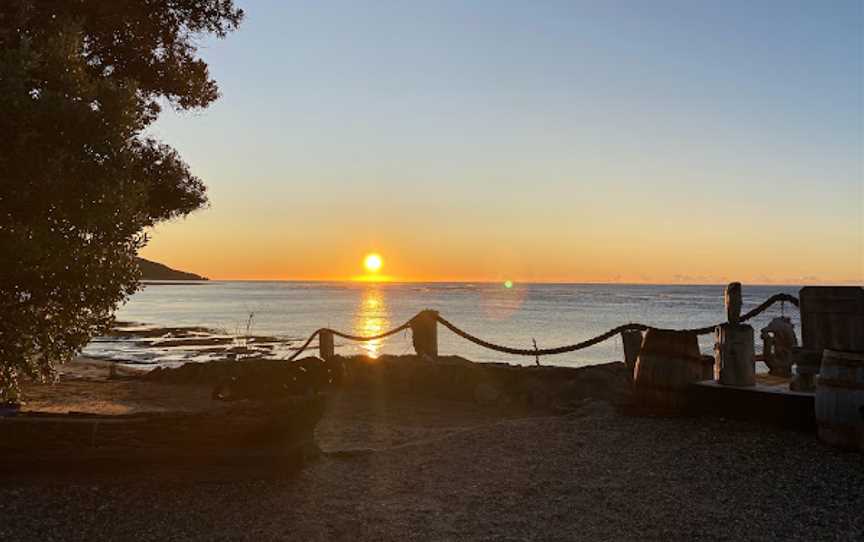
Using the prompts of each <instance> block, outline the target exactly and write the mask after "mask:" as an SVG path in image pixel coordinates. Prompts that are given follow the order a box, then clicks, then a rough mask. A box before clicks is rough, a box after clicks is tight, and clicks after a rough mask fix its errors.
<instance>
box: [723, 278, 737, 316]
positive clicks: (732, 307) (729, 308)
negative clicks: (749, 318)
mask: <svg viewBox="0 0 864 542" xmlns="http://www.w3.org/2000/svg"><path fill="white" fill-rule="evenodd" d="M724 297H725V300H726V319H727V320H728V321H729V323H730V324H737V323H738V322H739V321H740V320H741V283H740V282H730V283H729V285H728V286H726V292H725V295H724Z"/></svg>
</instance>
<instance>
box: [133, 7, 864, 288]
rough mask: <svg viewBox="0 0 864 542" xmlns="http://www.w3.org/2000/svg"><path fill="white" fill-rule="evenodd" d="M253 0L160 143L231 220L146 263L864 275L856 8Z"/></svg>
mask: <svg viewBox="0 0 864 542" xmlns="http://www.w3.org/2000/svg"><path fill="white" fill-rule="evenodd" d="M239 4H240V5H241V6H242V7H244V9H246V11H247V17H246V20H245V21H244V24H243V26H242V28H241V29H240V31H238V32H237V33H235V34H233V35H231V36H229V37H228V38H227V39H226V40H222V41H216V40H204V41H203V42H202V51H201V53H202V56H203V57H204V58H205V59H206V60H207V61H208V62H209V63H210V66H211V71H212V73H213V75H214V77H215V78H216V79H217V80H218V81H219V83H220V87H221V89H222V94H223V97H222V99H221V100H220V101H219V102H217V103H216V104H214V105H213V106H211V107H210V108H209V109H207V110H205V111H203V112H196V113H191V114H190V113H183V114H180V115H176V114H173V113H167V114H165V115H163V118H162V119H161V120H160V122H159V123H158V125H157V126H155V127H154V129H153V132H154V133H156V134H157V135H158V136H159V137H160V138H162V139H163V140H165V141H166V142H168V143H170V144H172V145H174V146H175V147H177V148H178V149H179V150H180V151H181V153H182V154H183V155H184V157H185V158H186V159H187V160H188V161H189V163H190V164H191V165H192V167H193V170H194V171H195V172H196V173H197V174H199V175H200V176H201V177H202V178H204V179H205V181H206V182H207V183H208V185H209V186H210V194H211V201H212V206H211V208H210V209H209V210H207V211H203V212H200V213H197V214H196V215H193V217H191V218H189V219H187V220H184V221H180V222H176V223H172V224H169V225H165V226H161V227H159V228H157V230H156V231H155V232H154V235H153V241H152V243H151V246H150V247H148V249H146V252H145V255H150V256H152V257H154V258H158V259H162V260H166V261H168V262H169V263H174V264H176V265H180V266H186V267H191V268H192V269H193V270H196V271H199V272H203V273H205V274H207V273H209V274H211V275H212V276H215V277H226V278H227V277H231V278H243V277H246V278H338V277H344V276H350V275H351V274H354V272H355V271H356V262H357V261H359V258H361V257H362V254H363V253H364V252H366V251H370V250H377V251H379V252H382V253H383V254H384V256H385V261H386V262H387V264H388V266H389V267H390V271H391V272H392V273H393V274H394V275H395V276H398V277H402V278H409V279H430V278H438V279H441V280H444V279H460V278H464V279H469V280H481V279H489V280H497V279H499V278H500V277H502V276H508V277H517V278H519V279H521V280H573V281H585V280H590V281H594V280H626V281H652V282H665V281H672V280H682V281H695V282H705V281H711V282H713V281H723V280H725V279H727V278H730V277H732V278H735V277H737V278H740V279H742V280H751V281H758V282H766V281H780V282H787V281H803V280H823V281H840V280H861V279H862V275H864V261H862V253H861V245H862V243H864V241H862V222H861V216H862V208H864V200H862V182H864V181H862V168H864V166H862V164H864V162H862V152H864V135H862V130H864V129H862V117H864V105H862V69H864V68H862V66H864V58H862V54H864V45H862V28H864V22H862V21H864V14H862V3H861V2H800V3H799V2H636V1H631V2H599V1H597V2H577V1H571V2H464V1H463V2H275V1H274V2H271V1H260V0H259V1H254V2H252V1H249V2H240V3H239ZM190 244H191V245H193V246H191V247H190ZM220 246H221V247H226V246H227V247H230V250H215V249H216V247H220ZM274 246H280V247H281V246H286V247H292V251H291V252H292V253H294V254H297V253H299V254H301V255H302V258H288V257H286V256H285V254H281V253H278V251H274V250H272V248H273V247H274ZM322 247H329V249H326V250H325V249H324V248H322ZM478 247H479V248H478ZM804 254H806V255H807V257H806V258H802V255H804Z"/></svg>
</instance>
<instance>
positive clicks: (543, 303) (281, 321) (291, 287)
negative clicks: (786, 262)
mask: <svg viewBox="0 0 864 542" xmlns="http://www.w3.org/2000/svg"><path fill="white" fill-rule="evenodd" d="M778 292H786V293H791V294H793V295H797V292H798V287H796V286H785V287H784V286H747V285H745V286H744V311H746V310H748V309H750V308H752V307H754V306H756V305H758V304H759V303H761V302H762V301H764V300H765V299H767V298H768V297H769V296H771V295H773V294H775V293H778ZM426 308H429V309H435V310H438V311H439V312H440V313H441V314H442V316H444V317H445V318H447V319H448V320H450V321H451V322H453V323H454V324H456V325H457V326H459V327H461V328H462V329H464V330H466V331H468V332H470V333H472V334H474V335H477V336H479V337H482V338H484V339H487V340H489V341H492V342H496V343H499V344H504V345H508V346H514V347H522V348H531V347H532V344H533V343H532V340H536V341H537V345H538V347H539V348H547V347H554V346H559V345H564V344H571V343H574V342H578V341H581V340H584V339H587V338H590V337H593V336H595V335H598V334H600V333H602V332H604V331H606V330H608V329H610V328H612V327H615V326H618V325H620V324H624V323H628V322H640V323H644V324H648V325H651V326H657V327H663V328H693V327H701V326H706V325H710V324H714V323H718V322H721V321H722V320H723V319H724V318H725V312H724V307H723V287H722V286H678V285H670V286H653V285H582V284H516V285H514V286H513V287H512V288H509V289H508V288H505V287H504V286H503V285H498V284H467V283H428V284H422V283H421V284H416V283H415V284H365V283H321V282H314V283H312V282H309V283H307V282H221V281H211V282H202V283H197V282H196V283H171V284H158V283H153V284H148V285H147V286H146V287H145V288H144V289H143V290H142V291H140V292H138V293H136V294H135V295H134V296H133V297H132V298H131V299H130V300H129V302H128V303H127V304H126V305H124V306H123V307H122V308H121V309H120V311H119V313H118V319H119V320H123V321H127V322H136V323H139V324H145V325H148V326H154V327H155V326H158V327H168V326H172V327H174V326H176V327H187V326H188V327H200V328H207V329H209V330H212V331H209V332H208V331H196V332H195V333H194V335H195V336H200V337H203V338H206V337H221V338H223V339H224V340H226V341H234V342H235V344H236V342H237V341H240V340H242V339H241V337H242V336H244V335H246V334H247V327H248V329H249V334H252V335H260V336H273V337H277V338H279V339H281V340H284V341H286V342H285V343H283V344H281V345H279V344H277V345H276V346H275V347H274V348H272V349H271V350H270V351H269V353H268V355H269V356H271V357H284V356H286V355H288V354H290V353H291V350H290V348H291V347H292V346H295V347H296V346H297V345H299V343H300V342H301V341H302V340H305V338H306V337H308V335H309V334H310V333H311V332H313V331H314V330H315V329H317V328H319V327H322V326H327V327H331V328H335V329H338V330H342V331H345V332H348V333H352V334H357V335H375V334H378V333H381V332H383V331H385V330H388V329H391V328H393V327H395V326H398V325H400V324H402V323H403V322H405V321H406V320H408V319H409V318H411V317H412V316H413V315H414V314H416V313H417V312H419V311H420V310H422V309H426ZM780 310H781V309H780V307H779V305H777V306H775V308H773V309H770V310H768V311H766V312H765V313H763V315H761V316H760V317H758V318H756V319H754V320H753V321H752V322H751V324H753V325H754V327H755V328H756V337H757V340H758V336H759V329H761V328H762V327H763V326H765V325H766V324H767V323H768V321H769V320H770V319H771V318H772V317H774V316H779V315H780ZM785 312H786V314H787V315H788V316H791V317H792V319H793V322H794V323H795V325H796V330H798V329H799V325H800V324H799V319H798V311H797V309H795V307H792V306H787V307H786V311H785ZM799 334H800V332H799ZM176 343H177V341H174V342H172V343H167V342H165V346H164V347H163V346H161V345H160V344H159V341H158V340H157V341H156V343H153V342H152V340H151V341H150V342H148V343H147V344H142V343H141V342H140V340H138V339H135V338H134V337H115V338H101V339H99V340H97V341H94V342H93V343H91V344H90V345H89V346H88V347H87V349H85V354H88V355H94V356H99V357H105V358H114V359H121V360H125V361H127V362H134V363H160V364H171V363H177V362H180V361H188V360H205V359H214V358H216V357H219V356H220V355H221V354H220V353H219V352H213V351H212V350H213V349H212V348H210V349H208V348H203V347H194V348H183V347H182V345H181V346H178V345H177V344H176ZM712 345H713V338H712V337H711V336H710V335H708V336H703V337H702V338H701V347H702V349H703V351H704V352H705V353H710V352H711V349H712ZM337 351H338V352H340V353H344V354H351V353H361V352H365V353H369V354H372V355H373V356H374V355H380V354H381V353H389V354H403V353H410V352H412V347H411V337H410V332H408V331H406V332H402V333H400V334H398V335H395V336H393V337H390V338H388V339H385V340H383V341H375V342H372V343H365V344H362V345H358V344H354V343H349V342H346V341H341V340H339V339H337ZM439 351H440V353H442V354H458V355H461V356H464V357H467V358H469V359H472V360H475V361H506V362H510V363H522V364H532V363H534V359H533V358H524V357H517V356H509V355H506V354H498V353H496V352H491V351H488V350H484V349H482V348H480V347H477V346H475V345H473V344H471V343H468V342H467V341H465V340H463V339H461V338H459V337H457V336H455V335H453V334H452V333H451V332H450V331H449V330H447V329H446V328H443V327H441V326H439ZM620 359H623V351H622V347H621V341H620V338H618V337H615V338H614V339H610V340H609V341H606V342H605V343H602V344H599V345H596V346H593V347H591V348H588V349H586V350H582V351H579V352H575V353H571V354H563V355H560V356H549V357H544V358H541V363H544V364H550V365H553V364H554V365H570V366H579V365H586V364H591V363H599V362H606V361H614V360H620Z"/></svg>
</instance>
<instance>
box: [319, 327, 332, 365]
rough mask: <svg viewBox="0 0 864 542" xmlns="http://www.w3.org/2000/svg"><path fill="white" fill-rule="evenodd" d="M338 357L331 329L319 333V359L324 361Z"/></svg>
mask: <svg viewBox="0 0 864 542" xmlns="http://www.w3.org/2000/svg"><path fill="white" fill-rule="evenodd" d="M335 356H336V350H335V348H334V346H333V332H332V331H330V330H329V329H322V330H321V332H320V333H318V357H320V358H321V359H323V360H328V359H333V358H334V357H335Z"/></svg>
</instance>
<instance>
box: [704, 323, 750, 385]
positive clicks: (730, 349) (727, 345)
mask: <svg viewBox="0 0 864 542" xmlns="http://www.w3.org/2000/svg"><path fill="white" fill-rule="evenodd" d="M755 356H756V352H755V346H754V345H753V326H748V325H747V324H725V325H722V326H717V330H716V342H715V344H714V361H715V370H716V371H717V380H718V381H719V382H720V383H721V384H725V385H727V386H755V385H756V364H755V360H754V358H755Z"/></svg>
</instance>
